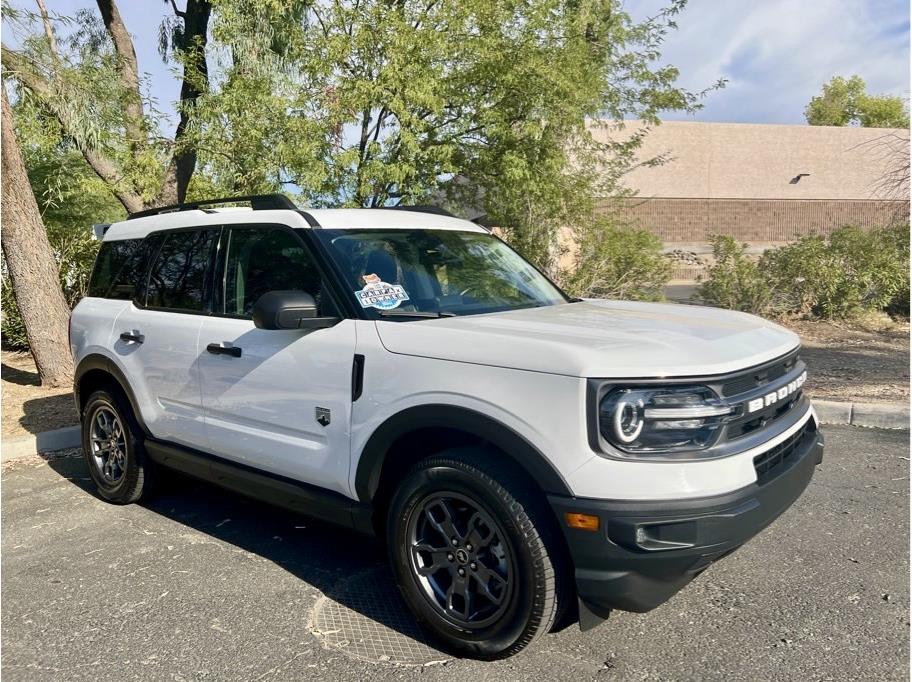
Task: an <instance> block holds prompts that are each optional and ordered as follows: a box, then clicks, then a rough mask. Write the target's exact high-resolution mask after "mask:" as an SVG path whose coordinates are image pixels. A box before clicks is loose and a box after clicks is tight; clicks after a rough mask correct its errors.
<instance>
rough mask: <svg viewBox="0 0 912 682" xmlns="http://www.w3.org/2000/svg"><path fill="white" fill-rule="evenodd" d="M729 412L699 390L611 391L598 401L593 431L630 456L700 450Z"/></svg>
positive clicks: (728, 407) (708, 443) (712, 439)
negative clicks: (634, 454)
mask: <svg viewBox="0 0 912 682" xmlns="http://www.w3.org/2000/svg"><path fill="white" fill-rule="evenodd" d="M735 411H736V408H735V407H734V406H732V405H726V404H724V403H722V402H721V401H720V400H719V398H718V397H717V396H716V394H715V393H713V392H712V391H711V390H710V389H708V388H706V387H705V386H688V387H680V388H678V387H676V388H615V389H612V390H611V391H609V392H608V393H607V394H606V395H605V396H604V397H603V398H602V400H601V402H600V403H599V430H600V431H601V434H602V437H603V438H605V440H607V441H608V442H609V443H611V444H612V445H614V446H616V447H617V448H619V449H620V450H622V451H625V452H630V453H638V452H644V453H646V452H677V451H681V450H703V449H705V448H708V447H709V446H711V445H712V444H713V443H715V441H716V439H717V438H718V436H719V434H720V432H721V429H722V426H723V425H724V423H725V422H726V421H727V420H728V418H730V417H731V416H732V415H734V413H735Z"/></svg>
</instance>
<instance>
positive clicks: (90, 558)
mask: <svg viewBox="0 0 912 682" xmlns="http://www.w3.org/2000/svg"><path fill="white" fill-rule="evenodd" d="M825 433H826V436H827V452H826V455H825V459H824V463H823V464H822V465H821V466H820V467H818V471H817V473H816V475H815V477H814V480H813V482H812V483H811V486H810V487H809V488H808V490H807V491H806V492H805V494H804V496H803V497H802V498H801V499H800V500H799V501H798V502H797V503H796V504H795V505H794V506H793V507H792V508H791V509H790V510H789V511H788V512H786V514H785V515H784V516H783V517H781V518H780V519H779V520H778V521H777V522H776V523H774V524H773V525H772V526H771V527H770V528H768V529H767V530H765V531H764V532H763V533H762V534H761V535H760V536H758V537H757V538H755V539H754V540H753V541H752V542H750V543H749V544H747V545H746V546H745V547H744V548H742V549H741V550H739V551H738V552H736V553H735V554H733V555H731V556H730V557H728V558H727V559H725V560H724V561H722V562H720V563H718V564H716V565H715V566H712V567H711V568H710V569H709V570H707V571H706V572H705V573H703V574H702V575H701V576H700V577H699V578H697V580H695V581H694V582H693V583H691V584H690V585H689V586H688V587H686V588H685V589H684V590H683V591H682V592H681V593H680V594H678V595H677V596H676V597H674V598H673V599H672V600H671V601H670V602H668V603H666V604H664V605H663V606H661V607H659V608H658V609H656V610H654V611H652V612H650V613H648V614H629V613H616V614H614V615H613V616H612V617H611V618H610V619H609V620H608V621H607V622H606V623H604V624H603V625H601V626H600V627H599V628H597V629H595V630H593V631H591V632H588V633H580V632H579V630H578V628H576V627H572V628H568V629H566V630H564V631H562V632H559V633H554V634H549V635H546V636H545V637H543V638H542V639H540V640H539V641H538V642H536V643H535V644H534V645H533V646H532V647H530V648H529V649H528V650H526V651H525V652H523V653H521V654H520V655H518V656H515V657H513V658H511V659H508V660H505V661H498V662H494V663H482V662H478V661H471V660H456V659H452V658H450V657H448V656H447V655H446V654H443V653H441V652H439V651H437V650H436V649H435V648H434V645H433V643H432V642H430V641H429V640H427V639H426V638H425V637H424V636H423V634H422V633H421V632H420V630H418V629H417V627H416V626H415V625H414V622H413V621H412V620H411V618H410V617H409V615H408V613H407V612H406V611H405V610H404V607H403V606H402V604H401V602H400V601H399V598H398V595H397V594H396V592H395V589H394V588H393V586H392V583H391V582H390V581H389V578H388V576H387V575H386V572H385V569H384V568H383V565H384V564H383V555H382V552H381V551H380V550H379V549H378V548H377V547H376V546H375V545H373V544H372V543H371V542H370V541H369V540H366V539H364V538H362V537H360V536H358V535H355V534H353V533H349V532H346V531H341V530H338V529H335V528H332V527H329V526H323V525H319V524H316V523H314V522H312V521H310V520H308V519H306V518H302V517H297V516H292V515H290V514H288V513H287V512H284V511H281V510H277V509H274V508H271V507H269V506H266V505H263V504H260V503H256V502H252V501H249V500H246V499H244V498H242V497H239V496H236V495H233V494H230V493H226V492H222V491H220V490H218V489H216V488H213V487H210V486H208V485H204V484H201V483H197V482H194V481H190V480H187V479H182V478H179V477H174V478H173V479H169V482H168V485H167V487H166V489H165V490H164V491H163V493H162V494H161V495H160V496H159V497H157V498H155V499H154V500H152V501H150V502H149V503H145V504H142V505H132V506H125V507H119V506H113V505H110V504H107V503H104V502H102V501H100V500H99V499H98V498H96V497H95V496H94V494H93V493H92V492H91V485H90V482H89V480H88V475H87V472H86V469H85V465H84V463H83V460H82V459H81V457H79V456H76V455H75V453H72V454H71V456H61V457H56V458H53V459H50V460H48V461H46V462H45V461H43V460H39V459H37V458H35V459H34V460H33V461H28V462H22V463H18V464H16V465H14V466H12V467H10V468H7V469H5V470H4V471H3V475H2V660H0V665H2V674H3V678H4V680H5V681H6V680H51V679H53V680H61V679H68V680H77V679H85V680H134V679H136V680H138V679H142V680H287V679H321V680H331V679H333V680H369V679H385V678H390V679H418V678H420V679H423V680H437V679H441V680H443V679H446V680H450V681H451V680H454V679H458V680H467V679H473V680H498V681H500V680H529V679H536V680H541V681H544V680H562V679H568V680H569V679H573V680H585V679H596V680H644V679H645V680H651V679H655V680H752V681H755V680H797V679H801V680H836V679H853V680H858V679H870V680H901V679H908V677H909V669H908V661H909V639H908V637H909V592H908V586H909V546H908V538H909V498H908V492H909V479H908V477H909V434H908V432H904V431H878V430H866V429H858V428H854V427H833V428H828V429H826V431H825Z"/></svg>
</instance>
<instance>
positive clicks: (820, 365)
mask: <svg viewBox="0 0 912 682" xmlns="http://www.w3.org/2000/svg"><path fill="white" fill-rule="evenodd" d="M788 326H789V327H790V328H791V329H792V330H793V331H795V332H796V333H797V334H799V335H800V336H801V342H802V346H803V350H802V351H801V357H802V358H803V359H804V361H805V362H806V363H807V365H808V383H807V391H808V392H809V393H810V395H811V396H812V397H814V398H820V399H823V400H839V401H842V402H862V403H882V402H893V401H907V400H909V325H908V323H896V324H893V325H891V326H890V328H889V329H888V330H881V331H866V330H862V329H856V328H845V327H842V326H839V325H837V324H831V323H827V322H791V323H789V324H788Z"/></svg>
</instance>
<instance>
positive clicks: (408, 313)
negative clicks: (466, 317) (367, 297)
mask: <svg viewBox="0 0 912 682" xmlns="http://www.w3.org/2000/svg"><path fill="white" fill-rule="evenodd" d="M377 314H378V315H379V316H380V317H414V318H416V319H420V320H424V319H433V318H438V317H455V316H456V313H446V312H440V311H436V312H429V311H425V310H378V311H377Z"/></svg>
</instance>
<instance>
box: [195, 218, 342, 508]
mask: <svg viewBox="0 0 912 682" xmlns="http://www.w3.org/2000/svg"><path fill="white" fill-rule="evenodd" d="M219 263H220V265H219V276H217V277H216V283H215V292H214V294H215V295H214V299H215V301H216V303H215V307H216V309H215V310H214V312H213V315H212V316H210V317H208V318H206V319H205V320H204V321H203V324H202V328H201V330H200V348H201V353H200V358H199V368H200V372H199V375H200V378H201V381H202V402H203V408H204V410H205V420H206V431H207V434H208V450H209V451H210V452H212V453H213V454H216V455H219V456H221V457H225V458H227V459H231V460H233V461H236V462H241V463H244V464H248V465H251V466H254V467H256V468H258V469H264V470H266V471H270V472H272V473H275V474H280V475H283V476H287V477H290V478H294V479H297V480H300V481H304V482H307V483H311V484H314V485H319V486H321V487H324V488H328V489H331V490H335V491H337V492H341V493H343V494H349V488H348V472H349V447H350V432H349V428H350V421H351V377H352V361H353V357H354V350H355V324H354V321H353V320H342V321H341V322H339V323H338V324H337V325H335V326H334V327H331V328H329V329H318V330H311V331H304V330H300V331H298V330H265V329H257V328H256V327H255V326H254V324H253V321H252V318H251V312H252V309H253V306H254V304H255V303H256V301H257V299H258V298H259V297H260V296H262V295H263V294H265V293H267V292H269V291H277V290H299V291H305V292H307V293H309V294H311V295H312V296H313V297H314V299H315V300H316V301H317V303H318V306H319V308H320V311H319V314H320V315H326V316H336V315H338V314H339V313H338V311H337V307H336V304H335V303H334V301H333V300H332V298H331V294H330V292H329V290H328V287H327V286H326V285H325V280H324V279H323V277H322V276H321V273H320V271H319V270H318V268H317V266H316V263H315V262H314V259H313V257H312V255H311V253H310V251H309V248H308V247H307V246H306V245H305V244H304V243H303V241H302V240H301V238H300V237H299V236H298V235H297V234H295V233H294V231H293V230H291V229H289V228H285V227H282V226H269V225H256V226H236V227H226V228H225V232H224V234H223V238H222V247H221V248H220V258H219Z"/></svg>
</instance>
